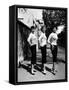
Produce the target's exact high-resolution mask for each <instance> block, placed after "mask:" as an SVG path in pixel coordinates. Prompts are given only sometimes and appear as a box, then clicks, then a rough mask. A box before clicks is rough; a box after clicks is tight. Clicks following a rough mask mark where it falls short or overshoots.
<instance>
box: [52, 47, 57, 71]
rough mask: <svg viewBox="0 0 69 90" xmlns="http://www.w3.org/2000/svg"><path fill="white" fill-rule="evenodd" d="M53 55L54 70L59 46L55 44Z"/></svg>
mask: <svg viewBox="0 0 69 90" xmlns="http://www.w3.org/2000/svg"><path fill="white" fill-rule="evenodd" d="M52 55H53V67H52V70H53V72H54V71H55V62H56V58H57V46H53V49H52Z"/></svg>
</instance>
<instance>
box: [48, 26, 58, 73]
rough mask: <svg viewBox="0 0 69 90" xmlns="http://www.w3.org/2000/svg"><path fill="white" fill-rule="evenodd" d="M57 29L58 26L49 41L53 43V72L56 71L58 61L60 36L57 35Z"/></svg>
mask: <svg viewBox="0 0 69 90" xmlns="http://www.w3.org/2000/svg"><path fill="white" fill-rule="evenodd" d="M56 31H57V27H54V29H53V32H52V33H51V34H50V35H49V38H48V43H50V45H51V52H52V55H53V67H52V71H53V73H55V72H54V71H56V69H55V62H57V40H58V36H57V33H56Z"/></svg>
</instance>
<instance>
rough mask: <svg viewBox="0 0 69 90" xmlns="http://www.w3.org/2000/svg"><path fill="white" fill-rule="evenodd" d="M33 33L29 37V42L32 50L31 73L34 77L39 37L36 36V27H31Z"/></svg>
mask: <svg viewBox="0 0 69 90" xmlns="http://www.w3.org/2000/svg"><path fill="white" fill-rule="evenodd" d="M31 30H32V32H31V33H30V35H29V37H28V42H29V44H30V49H31V53H32V56H31V73H32V74H33V75H34V65H35V64H36V44H37V37H36V35H35V28H34V26H32V27H31Z"/></svg>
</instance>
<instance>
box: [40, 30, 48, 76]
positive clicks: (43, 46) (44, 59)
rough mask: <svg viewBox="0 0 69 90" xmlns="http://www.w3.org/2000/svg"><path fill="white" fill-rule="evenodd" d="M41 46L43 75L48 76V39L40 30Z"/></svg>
mask: <svg viewBox="0 0 69 90" xmlns="http://www.w3.org/2000/svg"><path fill="white" fill-rule="evenodd" d="M39 44H40V49H41V53H42V73H44V74H46V44H47V38H46V35H45V33H44V32H42V31H41V30H39Z"/></svg>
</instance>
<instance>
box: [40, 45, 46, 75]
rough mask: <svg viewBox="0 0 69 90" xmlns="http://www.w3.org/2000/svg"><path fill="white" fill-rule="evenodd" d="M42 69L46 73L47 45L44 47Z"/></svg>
mask: <svg viewBox="0 0 69 90" xmlns="http://www.w3.org/2000/svg"><path fill="white" fill-rule="evenodd" d="M41 52H42V69H43V72H44V73H46V45H45V46H44V47H42V51H41Z"/></svg>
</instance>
